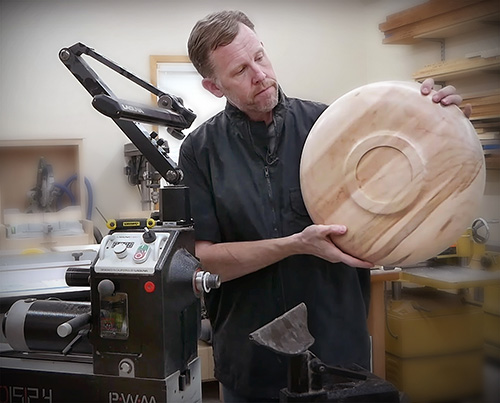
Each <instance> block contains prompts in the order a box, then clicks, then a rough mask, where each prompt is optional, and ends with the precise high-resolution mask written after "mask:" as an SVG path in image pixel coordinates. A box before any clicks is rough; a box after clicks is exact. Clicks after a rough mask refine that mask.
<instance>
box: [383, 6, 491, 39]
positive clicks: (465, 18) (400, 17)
mask: <svg viewBox="0 0 500 403" xmlns="http://www.w3.org/2000/svg"><path fill="white" fill-rule="evenodd" d="M499 20H500V9H499V7H498V0H453V1H452V0H430V1H428V2H427V3H423V4H420V5H418V6H415V7H412V8H409V9H407V10H404V11H401V12H399V13H395V14H391V15H389V16H388V17H387V18H386V21H385V22H383V23H381V24H379V29H380V31H382V32H383V33H384V36H385V38H384V40H383V43H385V44H413V43H416V42H418V41H420V40H421V39H422V38H445V37H447V36H449V35H450V34H457V33H458V32H460V31H463V32H466V31H467V30H468V29H472V28H475V27H476V26H477V25H478V24H480V23H481V22H482V21H499Z"/></svg>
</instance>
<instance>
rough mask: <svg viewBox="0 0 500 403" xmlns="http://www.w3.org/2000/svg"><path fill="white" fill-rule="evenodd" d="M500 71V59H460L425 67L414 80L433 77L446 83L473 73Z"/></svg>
mask: <svg viewBox="0 0 500 403" xmlns="http://www.w3.org/2000/svg"><path fill="white" fill-rule="evenodd" d="M499 71H500V57H491V58H488V59H483V58H473V59H458V60H450V61H445V62H440V63H436V64H432V65H429V66H425V67H424V68H422V69H420V70H419V71H417V72H415V73H414V74H413V79H414V80H416V81H421V80H425V79H426V78H428V77H432V78H434V79H435V80H442V81H445V80H450V79H453V78H457V77H462V76H464V75H470V74H472V73H474V74H475V73H482V72H499Z"/></svg>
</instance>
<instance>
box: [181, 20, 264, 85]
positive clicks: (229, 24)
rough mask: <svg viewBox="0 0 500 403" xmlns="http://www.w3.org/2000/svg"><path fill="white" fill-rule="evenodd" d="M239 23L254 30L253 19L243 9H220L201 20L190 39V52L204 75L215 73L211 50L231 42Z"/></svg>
mask: <svg viewBox="0 0 500 403" xmlns="http://www.w3.org/2000/svg"><path fill="white" fill-rule="evenodd" d="M239 23H242V24H245V25H246V26H247V27H249V28H250V29H252V30H254V25H253V23H252V21H250V19H249V18H248V17H247V16H246V15H245V14H244V13H242V12H241V11H219V12H215V13H212V14H209V15H207V16H206V17H205V18H203V19H201V20H199V21H198V22H197V23H196V24H195V26H194V27H193V30H192V31H191V35H189V40H188V54H189V58H190V59H191V62H192V63H193V65H194V67H195V68H196V70H198V73H200V74H201V75H202V77H205V78H206V77H211V76H212V75H213V65H212V62H211V60H210V52H212V51H214V50H215V49H217V48H218V47H219V46H224V45H228V44H230V43H231V42H232V41H233V40H234V38H235V37H236V35H238V31H239Z"/></svg>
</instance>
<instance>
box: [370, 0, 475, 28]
mask: <svg viewBox="0 0 500 403" xmlns="http://www.w3.org/2000/svg"><path fill="white" fill-rule="evenodd" d="M480 1H482V0H430V1H428V2H426V3H423V4H419V5H417V6H415V7H411V8H408V9H406V10H403V11H400V12H397V13H394V14H391V15H388V16H387V18H386V21H385V22H382V23H381V24H379V29H380V30H381V31H389V30H392V29H395V28H399V27H402V26H404V25H408V24H412V23H415V22H418V21H421V20H424V19H426V18H429V17H434V16H436V15H440V14H444V13H447V12H449V11H452V10H456V9H457V8H460V7H465V6H468V5H470V4H474V3H479V2H480Z"/></svg>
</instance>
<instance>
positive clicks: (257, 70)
mask: <svg viewBox="0 0 500 403" xmlns="http://www.w3.org/2000/svg"><path fill="white" fill-rule="evenodd" d="M252 69H253V77H252V82H253V83H254V84H258V83H260V82H261V81H262V80H264V78H266V77H267V76H266V73H264V71H263V70H262V68H261V67H260V66H253V68H252Z"/></svg>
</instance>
